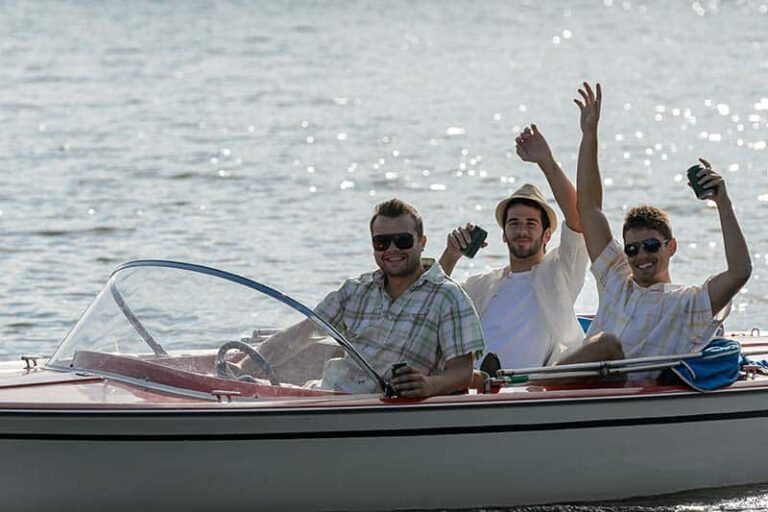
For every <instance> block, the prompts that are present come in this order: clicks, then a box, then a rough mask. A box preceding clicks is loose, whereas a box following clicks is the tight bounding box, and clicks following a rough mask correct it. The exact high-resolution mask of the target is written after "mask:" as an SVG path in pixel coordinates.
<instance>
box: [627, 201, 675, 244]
mask: <svg viewBox="0 0 768 512" xmlns="http://www.w3.org/2000/svg"><path fill="white" fill-rule="evenodd" d="M630 229H652V230H654V231H658V232H659V233H661V234H662V235H664V238H667V239H670V238H672V223H671V222H670V220H669V215H667V212H665V211H664V210H662V209H661V208H656V207H655V206H648V205H642V206H635V207H634V208H630V209H629V210H628V211H627V214H626V215H625V216H624V227H623V229H622V235H623V236H626V234H627V231H629V230H630Z"/></svg>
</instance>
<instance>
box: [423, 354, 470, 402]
mask: <svg viewBox="0 0 768 512" xmlns="http://www.w3.org/2000/svg"><path fill="white" fill-rule="evenodd" d="M457 359H461V362H459V361H456V362H455V363H456V364H453V365H452V366H450V367H446V368H445V370H444V371H443V373H440V374H438V375H431V376H429V377H427V380H428V381H429V388H430V391H431V394H432V395H449V394H451V393H455V392H457V391H463V390H465V389H467V388H469V386H470V384H471V383H472V356H471V355H468V356H462V357H461V358H457Z"/></svg>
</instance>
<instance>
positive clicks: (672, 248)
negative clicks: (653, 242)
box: [667, 238, 677, 258]
mask: <svg viewBox="0 0 768 512" xmlns="http://www.w3.org/2000/svg"><path fill="white" fill-rule="evenodd" d="M667 245H668V246H669V257H670V258H671V257H672V256H674V255H675V253H676V252H677V240H675V239H674V238H670V239H669V242H668V243H667Z"/></svg>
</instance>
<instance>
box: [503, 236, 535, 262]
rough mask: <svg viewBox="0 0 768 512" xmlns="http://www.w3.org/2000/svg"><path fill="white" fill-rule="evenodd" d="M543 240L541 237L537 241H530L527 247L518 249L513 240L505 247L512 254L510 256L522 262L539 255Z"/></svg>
mask: <svg viewBox="0 0 768 512" xmlns="http://www.w3.org/2000/svg"><path fill="white" fill-rule="evenodd" d="M543 240H544V237H543V236H542V237H541V238H539V239H538V240H536V239H532V240H531V241H530V243H529V244H528V247H519V246H518V245H516V244H515V242H514V240H513V241H511V242H510V241H507V247H508V248H509V252H510V253H511V254H512V256H514V257H515V258H517V259H520V260H524V259H527V258H530V257H531V256H535V255H536V254H538V253H539V251H540V250H541V246H542V244H543Z"/></svg>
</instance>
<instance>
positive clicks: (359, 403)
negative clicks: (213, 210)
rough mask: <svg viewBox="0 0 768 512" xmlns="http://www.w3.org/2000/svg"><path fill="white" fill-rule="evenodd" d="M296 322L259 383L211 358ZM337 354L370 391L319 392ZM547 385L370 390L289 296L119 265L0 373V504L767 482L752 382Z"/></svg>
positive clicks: (464, 499) (766, 417)
mask: <svg viewBox="0 0 768 512" xmlns="http://www.w3.org/2000/svg"><path fill="white" fill-rule="evenodd" d="M304 318H309V319H310V320H312V321H313V322H315V324H316V325H317V327H318V328H319V329H322V330H323V331H324V335H325V336H322V337H317V338H316V339H314V340H313V341H312V342H311V343H309V344H304V345H300V346H297V347H293V346H290V344H287V345H286V349H285V351H283V353H282V355H281V356H280V357H279V358H275V359H273V360H266V359H265V360H263V361H262V362H261V363H260V364H261V365H262V366H263V367H264V370H263V372H264V373H263V375H256V376H254V377H255V378H253V379H250V380H238V379H235V378H234V377H233V376H231V375H230V372H229V371H228V365H229V363H231V362H234V361H236V359H237V358H239V357H243V356H242V353H234V351H229V350H228V349H229V348H231V347H242V343H240V342H243V341H245V343H247V344H248V345H253V346H256V347H258V346H259V344H260V343H261V342H262V340H263V339H264V338H266V337H267V336H269V335H270V334H271V333H272V332H273V331H274V329H275V328H281V327H285V326H288V325H291V324H294V323H295V322H298V321H301V320H303V319H304ZM740 339H741V340H742V343H743V346H744V347H747V348H749V350H751V351H752V352H759V351H761V350H765V349H768V339H766V337H762V336H759V335H758V333H752V334H746V333H744V334H742V335H741V336H740ZM244 348H245V349H246V350H247V347H244ZM254 352H255V354H256V355H253V353H254ZM248 354H249V355H247V356H245V357H256V358H258V357H259V354H260V353H259V352H258V348H257V350H256V351H253V350H251V351H249V352H248ZM342 355H343V357H347V358H350V359H351V360H354V361H356V362H357V363H358V364H359V365H360V368H361V372H365V373H366V374H367V375H369V377H370V379H371V380H372V382H374V383H376V385H377V386H378V387H379V389H380V392H379V393H375V394H365V395H356V394H344V393H339V392H337V391H334V390H329V389H323V388H322V385H321V386H320V387H317V379H320V378H321V377H322V369H323V364H324V362H325V361H326V360H327V359H329V358H332V357H341V356H342ZM278 359H279V360H278ZM549 377H550V380H548V381H546V382H548V384H546V385H543V384H541V383H539V384H536V381H534V380H530V381H529V382H527V383H526V384H519V385H505V386H498V385H494V386H492V387H491V388H490V389H487V390H480V391H477V390H470V391H468V392H467V393H465V394H460V395H453V396H444V397H433V398H429V399H425V400H413V399H403V398H398V397H388V396H387V388H388V385H387V381H386V378H385V376H383V375H379V374H377V373H376V372H375V371H374V370H373V369H372V368H371V367H370V366H369V365H368V364H367V363H366V362H365V361H364V360H363V359H362V357H360V356H359V354H357V353H356V352H355V351H354V348H353V347H352V346H351V345H350V344H349V342H348V341H347V340H345V339H344V338H343V337H342V336H341V335H340V334H339V333H338V332H336V331H335V330H334V329H333V328H332V327H331V326H330V325H328V324H327V323H326V322H325V321H324V320H323V319H321V318H318V317H316V316H315V315H314V313H313V312H312V311H311V310H310V309H308V308H306V307H304V306H302V305H301V304H299V303H298V302H296V301H294V300H293V299H291V298H290V297H287V296H285V295H282V294H280V293H279V292H276V291H275V290H273V289H271V288H269V287H267V286H264V285H262V284H260V283H257V282H254V281H251V280H248V279H245V278H243V277H239V276H236V275H233V274H229V273H226V272H222V271H219V270H215V269H211V268H207V267H201V266H197V265H191V264H184V263H176V262H167V261H156V260H150V261H137V262H131V263H127V264H125V265H123V266H121V267H119V268H118V269H117V270H116V271H115V273H114V274H113V275H112V277H111V278H110V280H109V282H108V283H107V285H106V286H105V287H104V289H103V290H102V291H101V293H100V294H99V295H98V297H97V298H96V300H95V301H94V303H93V304H92V305H91V306H90V307H89V308H88V310H87V311H86V312H85V314H84V315H83V317H82V318H81V319H80V321H79V322H78V323H77V324H76V325H75V327H74V328H73V329H72V330H71V332H70V333H69V334H68V335H67V336H66V338H65V339H64V341H63V342H62V344H61V345H60V347H59V348H58V349H57V350H56V351H55V353H54V354H53V356H52V357H50V358H49V359H47V362H44V360H43V359H39V360H38V359H36V358H34V357H29V356H26V357H25V362H18V361H13V362H6V363H3V364H2V365H1V366H0V467H2V475H3V477H2V478H1V479H0V496H2V498H0V504H1V505H2V506H3V508H4V509H6V510H15V511H23V510H35V511H38V510H73V511H74V510H77V511H90V510H93V511H96V510H113V511H114V510H165V511H168V510H187V511H196V510H200V511H202V510H206V511H209V510H227V511H236V510H249V511H253V510H396V509H450V508H474V507H492V506H500V507H501V506H514V505H530V504H542V503H559V502H581V501H592V500H606V499H617V498H627V497H633V496H645V495H655V494H662V493H671V492H676V491H682V490H688V489H695V488H705V487H715V486H727V485H737V484H747V483H758V482H766V481H768V460H766V458H765V457H761V456H760V454H759V453H757V454H756V453H755V451H756V450H759V446H761V442H760V439H761V438H762V434H763V433H764V432H766V431H768V377H765V376H763V375H761V374H759V373H758V374H757V375H756V376H755V375H753V376H752V378H750V379H742V380H739V381H737V382H735V383H733V384H732V385H730V386H728V387H726V388H723V389H719V390H717V391H713V392H710V393H699V392H696V391H693V390H691V389H689V388H687V387H684V386H682V385H677V384H662V383H659V382H655V381H642V380H632V379H631V378H630V379H628V380H625V381H621V382H615V381H613V382H604V383H602V384H601V383H596V382H594V381H592V382H591V383H581V384H578V383H576V384H574V383H573V382H571V383H569V384H565V383H561V384H557V380H556V378H555V379H554V380H553V378H554V377H557V376H556V375H554V376H553V375H549ZM307 382H314V383H315V385H314V386H306V383H307ZM500 382H501V381H500V380H495V381H494V383H495V384H500ZM484 391H488V392H484Z"/></svg>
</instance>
